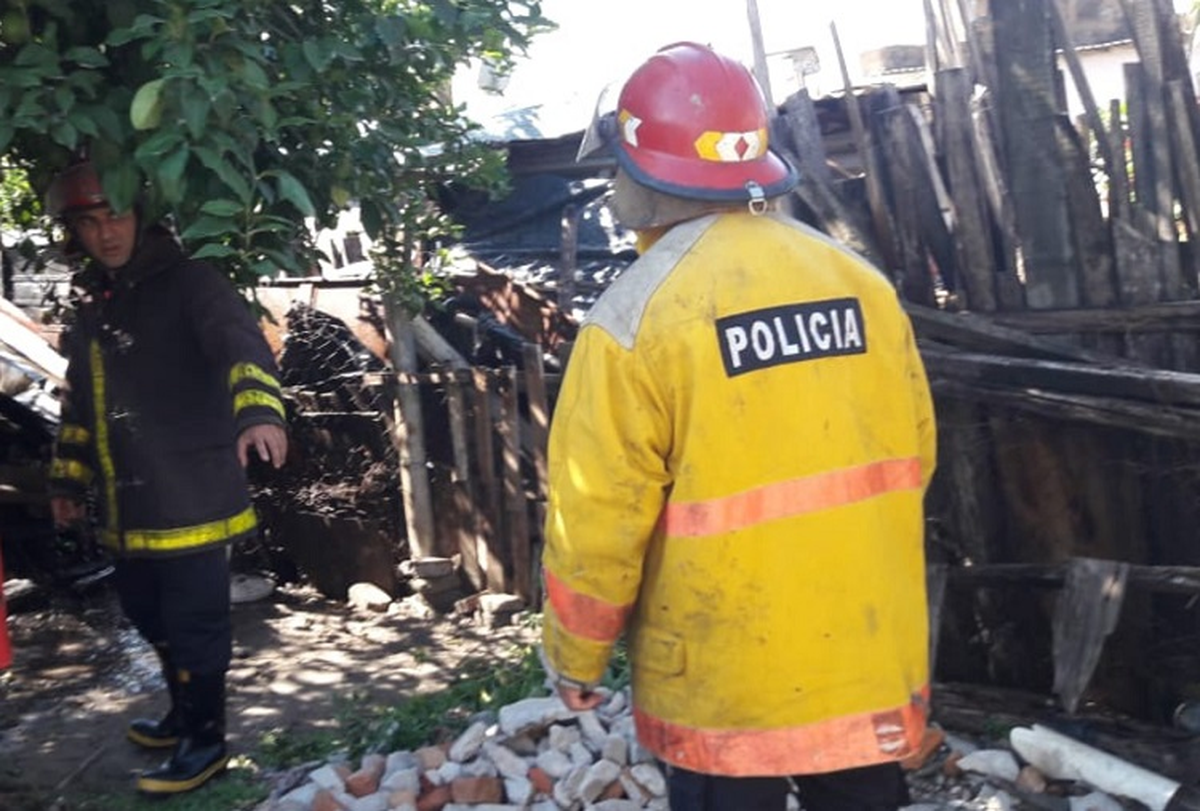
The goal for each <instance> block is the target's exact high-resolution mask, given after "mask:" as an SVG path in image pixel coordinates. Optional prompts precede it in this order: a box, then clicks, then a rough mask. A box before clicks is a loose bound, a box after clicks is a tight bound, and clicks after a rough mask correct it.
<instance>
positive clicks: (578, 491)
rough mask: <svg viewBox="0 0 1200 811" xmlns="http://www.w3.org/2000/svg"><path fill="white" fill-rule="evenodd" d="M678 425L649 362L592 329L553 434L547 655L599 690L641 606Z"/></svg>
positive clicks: (582, 337) (573, 367) (568, 378)
mask: <svg viewBox="0 0 1200 811" xmlns="http://www.w3.org/2000/svg"><path fill="white" fill-rule="evenodd" d="M669 445H670V422H669V420H668V417H667V415H666V413H665V411H664V410H663V408H662V400H661V397H660V396H659V393H658V391H657V390H656V386H655V381H654V377H653V375H652V373H651V372H650V370H648V369H646V368H645V366H644V363H643V360H642V359H641V358H639V357H638V356H637V355H636V353H634V352H633V351H632V350H631V349H627V348H625V347H623V346H621V345H620V344H618V342H617V341H616V340H615V339H614V338H613V337H612V336H611V335H610V334H609V333H607V332H606V331H604V330H603V329H601V328H599V327H596V326H585V327H584V328H583V329H582V330H581V331H580V334H579V338H578V341H577V342H576V345H575V349H574V350H573V352H572V358H571V363H570V364H569V366H568V368H567V372H566V375H565V377H564V380H563V386H562V390H561V392H560V395H559V399H558V403H557V405H556V406H555V415H554V422H553V426H552V429H551V432H550V451H549V476H550V501H549V509H548V512H547V521H546V548H545V553H544V558H543V563H544V577H545V581H546V582H545V585H546V591H547V606H546V611H545V620H544V622H545V624H544V632H543V634H544V654H545V658H546V660H547V663H548V664H549V665H550V667H551V668H552V669H554V670H555V671H557V673H558V674H559V675H561V676H563V677H565V678H567V679H569V680H572V681H576V682H581V683H585V684H588V683H594V682H596V681H599V679H600V677H601V676H602V675H603V674H604V669H605V667H606V665H607V662H608V658H609V655H610V652H611V649H612V646H613V643H614V642H615V641H616V640H617V638H618V637H619V636H620V635H621V631H622V630H623V628H624V623H625V620H626V618H627V616H628V614H629V612H630V609H631V607H632V605H633V603H634V602H635V600H636V599H637V594H638V589H639V587H640V585H641V579H642V561H643V557H644V555H645V551H646V546H647V544H648V543H649V542H650V538H651V535H652V533H653V531H654V526H655V524H656V523H657V521H658V517H659V514H660V512H661V510H662V505H663V501H664V497H665V495H664V490H665V488H666V486H667V484H668V481H669V478H668V474H667V470H666V463H665V461H664V460H665V458H666V456H667V450H668V448H669Z"/></svg>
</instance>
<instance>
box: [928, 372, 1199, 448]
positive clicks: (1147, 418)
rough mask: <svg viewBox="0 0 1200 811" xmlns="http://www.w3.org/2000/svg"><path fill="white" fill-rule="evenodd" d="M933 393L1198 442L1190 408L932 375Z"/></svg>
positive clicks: (1197, 428)
mask: <svg viewBox="0 0 1200 811" xmlns="http://www.w3.org/2000/svg"><path fill="white" fill-rule="evenodd" d="M930 386H931V388H932V389H933V391H934V394H936V395H938V396H944V397H954V398H958V399H961V400H966V401H968V402H975V403H986V404H988V405H991V406H997V407H1004V408H1009V409H1013V410H1014V411H1023V412H1027V413H1030V414H1037V415H1040V416H1042V417H1046V418H1047V419H1051V420H1058V421H1061V422H1068V423H1075V422H1079V423H1087V424H1091V425H1100V426H1106V427H1108V428H1119V429H1122V430H1125V431H1131V432H1134V433H1138V434H1146V435H1149V436H1153V437H1165V438H1168V439H1173V440H1186V441H1192V442H1195V441H1200V424H1197V423H1198V421H1197V419H1196V411H1195V409H1191V408H1186V409H1184V408H1173V407H1171V406H1161V405H1151V404H1147V403H1139V402H1133V401H1130V400H1122V399H1118V398H1113V397H1093V396H1089V395H1083V394H1063V393H1059V392H1050V391H1045V390H1042V389H1035V388H1024V389H1019V390H1018V389H1012V388H1002V387H993V386H984V385H981V384H979V383H975V382H968V381H963V380H958V379H953V378H948V377H940V378H939V377H936V376H932V377H931V380H930Z"/></svg>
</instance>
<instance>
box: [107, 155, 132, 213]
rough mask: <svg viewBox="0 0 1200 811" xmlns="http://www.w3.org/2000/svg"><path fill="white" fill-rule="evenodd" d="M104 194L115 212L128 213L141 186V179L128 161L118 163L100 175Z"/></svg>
mask: <svg viewBox="0 0 1200 811" xmlns="http://www.w3.org/2000/svg"><path fill="white" fill-rule="evenodd" d="M100 179H101V181H102V182H103V184H104V192H105V194H106V195H107V196H108V201H109V203H110V204H111V205H112V207H113V209H114V210H116V211H129V210H130V209H131V208H133V201H134V200H135V199H137V193H138V190H139V189H140V187H141V185H142V177H141V174H139V172H138V169H137V167H136V166H134V165H133V163H131V162H130V161H120V162H118V163H116V164H115V165H111V166H109V167H108V168H107V169H105V170H104V171H102V172H101V173H100Z"/></svg>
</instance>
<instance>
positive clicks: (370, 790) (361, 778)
mask: <svg viewBox="0 0 1200 811" xmlns="http://www.w3.org/2000/svg"><path fill="white" fill-rule="evenodd" d="M382 776H383V775H381V774H380V773H379V771H377V770H375V769H359V770H358V771H356V772H355V773H354V774H352V775H350V776H349V777H347V778H346V791H348V792H350V793H351V794H353V795H354V796H355V797H366V796H367V795H369V794H374V793H375V792H377V791H379V780H380V778H381V777H382Z"/></svg>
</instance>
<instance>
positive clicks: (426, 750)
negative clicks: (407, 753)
mask: <svg viewBox="0 0 1200 811" xmlns="http://www.w3.org/2000/svg"><path fill="white" fill-rule="evenodd" d="M413 754H414V755H416V756H417V762H418V763H420V764H421V769H422V770H424V771H427V772H432V771H435V770H437V769H439V768H441V766H442V764H443V763H445V762H446V750H445V749H443V748H442V747H440V746H422V747H421V748H420V749H418V750H417V751H415V752H413Z"/></svg>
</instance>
